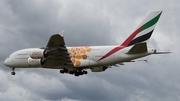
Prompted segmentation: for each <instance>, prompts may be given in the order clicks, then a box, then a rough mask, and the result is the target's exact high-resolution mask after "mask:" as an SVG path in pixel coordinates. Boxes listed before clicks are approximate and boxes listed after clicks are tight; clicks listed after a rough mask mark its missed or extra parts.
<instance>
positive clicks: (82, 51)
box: [68, 46, 92, 66]
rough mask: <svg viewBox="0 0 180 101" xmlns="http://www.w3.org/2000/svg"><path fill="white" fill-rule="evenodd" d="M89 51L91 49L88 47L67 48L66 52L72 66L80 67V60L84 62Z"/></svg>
mask: <svg viewBox="0 0 180 101" xmlns="http://www.w3.org/2000/svg"><path fill="white" fill-rule="evenodd" d="M91 50H92V48H91V47H89V46H85V47H72V48H68V52H69V54H70V56H71V61H72V63H73V64H74V66H80V65H81V61H80V60H86V59H87V53H89V52H91Z"/></svg>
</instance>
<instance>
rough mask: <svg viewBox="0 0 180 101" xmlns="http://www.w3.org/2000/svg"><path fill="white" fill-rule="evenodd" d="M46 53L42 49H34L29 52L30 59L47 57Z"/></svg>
mask: <svg viewBox="0 0 180 101" xmlns="http://www.w3.org/2000/svg"><path fill="white" fill-rule="evenodd" d="M47 55H48V54H47V52H46V50H44V49H36V50H33V51H31V52H30V57H31V58H32V59H41V58H45V57H47Z"/></svg>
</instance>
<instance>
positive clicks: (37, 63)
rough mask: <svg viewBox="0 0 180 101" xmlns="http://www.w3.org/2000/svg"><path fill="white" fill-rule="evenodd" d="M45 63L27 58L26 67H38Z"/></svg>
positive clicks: (43, 60)
mask: <svg viewBox="0 0 180 101" xmlns="http://www.w3.org/2000/svg"><path fill="white" fill-rule="evenodd" d="M44 63H45V59H32V58H28V65H29V66H32V67H39V66H41V65H43V64H44Z"/></svg>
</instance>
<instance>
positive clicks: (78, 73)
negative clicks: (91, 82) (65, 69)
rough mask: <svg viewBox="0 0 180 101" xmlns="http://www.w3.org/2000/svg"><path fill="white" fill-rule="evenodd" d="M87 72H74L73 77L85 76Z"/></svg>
mask: <svg viewBox="0 0 180 101" xmlns="http://www.w3.org/2000/svg"><path fill="white" fill-rule="evenodd" d="M87 73H88V72H87V71H85V70H75V73H74V76H80V75H84V74H87Z"/></svg>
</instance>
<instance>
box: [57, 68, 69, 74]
mask: <svg viewBox="0 0 180 101" xmlns="http://www.w3.org/2000/svg"><path fill="white" fill-rule="evenodd" d="M59 72H60V73H62V74H64V73H68V69H66V68H64V69H62V70H60V71H59Z"/></svg>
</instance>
